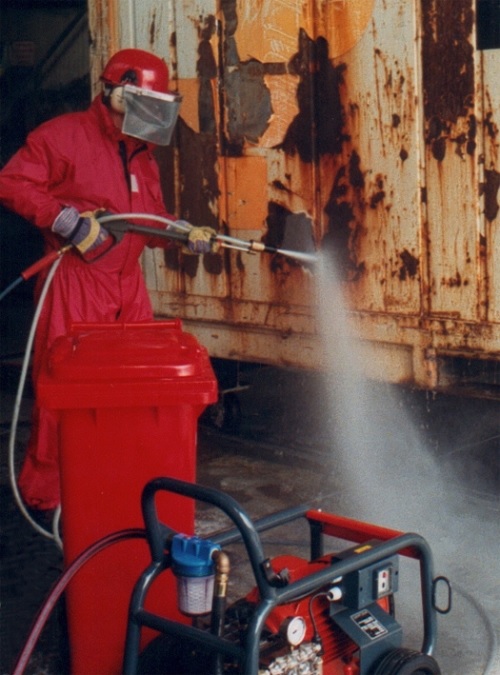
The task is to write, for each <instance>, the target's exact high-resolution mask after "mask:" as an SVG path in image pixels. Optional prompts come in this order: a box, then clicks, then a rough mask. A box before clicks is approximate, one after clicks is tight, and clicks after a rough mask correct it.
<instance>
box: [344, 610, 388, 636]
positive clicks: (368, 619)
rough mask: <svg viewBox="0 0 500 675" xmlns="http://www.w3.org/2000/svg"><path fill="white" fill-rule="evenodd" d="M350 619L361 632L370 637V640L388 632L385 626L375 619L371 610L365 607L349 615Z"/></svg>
mask: <svg viewBox="0 0 500 675" xmlns="http://www.w3.org/2000/svg"><path fill="white" fill-rule="evenodd" d="M351 619H352V620H353V621H354V623H355V624H356V625H357V626H358V628H360V629H361V630H362V631H363V633H364V634H365V635H366V636H367V637H369V638H370V640H376V639H377V638H379V637H382V635H386V634H387V633H388V630H387V628H386V627H385V626H384V625H383V624H382V623H380V621H379V620H378V619H376V618H375V617H374V616H373V614H371V612H369V611H368V610H367V609H363V610H361V611H360V612H357V613H356V614H353V615H352V616H351Z"/></svg>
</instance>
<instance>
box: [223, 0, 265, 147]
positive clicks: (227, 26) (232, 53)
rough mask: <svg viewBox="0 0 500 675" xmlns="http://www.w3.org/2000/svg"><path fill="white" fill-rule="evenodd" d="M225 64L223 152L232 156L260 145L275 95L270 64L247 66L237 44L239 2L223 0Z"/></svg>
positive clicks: (257, 63) (252, 62) (258, 63)
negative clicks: (246, 146)
mask: <svg viewBox="0 0 500 675" xmlns="http://www.w3.org/2000/svg"><path fill="white" fill-rule="evenodd" d="M221 9H222V12H223V15H224V40H223V42H224V46H223V51H224V60H225V68H224V73H223V86H224V93H225V107H226V113H225V114H226V116H227V117H226V119H225V125H224V131H225V134H227V137H225V138H224V143H223V152H224V154H227V155H230V156H239V155H240V154H242V151H243V146H244V144H245V141H249V142H250V143H257V142H258V140H259V138H260V137H261V136H263V134H264V133H265V131H266V129H267V128H268V125H269V119H270V117H271V115H272V113H273V110H272V106H271V94H270V92H269V89H268V88H267V86H266V84H265V82H264V75H265V74H266V73H267V70H268V69H267V67H266V64H262V63H260V62H259V61H257V60H255V59H251V60H249V61H246V62H243V61H241V60H240V57H239V55H238V48H237V45H236V40H235V33H236V28H237V26H238V16H237V12H236V0H223V1H222V2H221Z"/></svg>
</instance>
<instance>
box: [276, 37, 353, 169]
mask: <svg viewBox="0 0 500 675" xmlns="http://www.w3.org/2000/svg"><path fill="white" fill-rule="evenodd" d="M298 43H299V45H298V46H299V51H298V52H297V54H295V56H294V57H293V58H292V59H291V61H290V63H289V70H290V72H292V73H295V74H296V75H298V76H299V78H300V81H299V84H298V87H297V101H298V106H299V113H298V114H297V115H296V117H295V118H294V120H293V121H292V123H291V125H290V127H289V129H288V130H287V133H286V136H285V138H284V140H283V143H282V144H281V145H280V148H281V149H283V150H284V152H286V153H287V154H290V155H294V154H295V153H298V154H299V156H300V158H301V159H302V161H303V162H306V163H311V162H317V161H318V160H319V158H320V156H322V155H325V154H332V155H336V154H340V152H341V151H342V146H343V144H344V142H345V141H348V140H349V136H348V135H347V134H345V132H344V124H345V113H344V109H343V106H342V98H341V91H340V90H341V87H342V85H343V83H344V71H345V69H346V66H345V64H339V65H337V66H333V65H332V63H331V61H330V59H329V57H328V43H327V41H326V40H325V39H324V38H318V39H317V40H316V41H314V40H311V39H310V38H309V37H308V35H307V34H306V32H305V31H304V30H301V31H300V34H299V40H298Z"/></svg>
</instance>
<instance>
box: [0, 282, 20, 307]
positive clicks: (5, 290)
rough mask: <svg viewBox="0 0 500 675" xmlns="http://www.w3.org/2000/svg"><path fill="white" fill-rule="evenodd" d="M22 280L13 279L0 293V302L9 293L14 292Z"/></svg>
mask: <svg viewBox="0 0 500 675" xmlns="http://www.w3.org/2000/svg"><path fill="white" fill-rule="evenodd" d="M23 281H24V279H23V278H22V277H17V279H14V281H13V282H12V283H11V284H9V285H8V286H7V288H5V289H4V290H3V291H2V292H1V293H0V302H2V300H3V299H4V298H5V297H7V295H9V293H10V292H11V291H13V290H14V288H16V287H17V286H19V284H20V283H22V282H23Z"/></svg>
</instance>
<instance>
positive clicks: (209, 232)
mask: <svg viewBox="0 0 500 675" xmlns="http://www.w3.org/2000/svg"><path fill="white" fill-rule="evenodd" d="M216 236H217V232H216V231H215V230H213V229H212V228H211V227H192V228H191V229H190V230H189V233H188V240H187V244H186V246H185V249H187V251H186V252H187V253H195V254H199V255H203V254H204V253H217V251H218V250H219V248H220V244H219V242H218V241H217V240H216V238H215V237H216ZM185 249H184V250H185Z"/></svg>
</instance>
